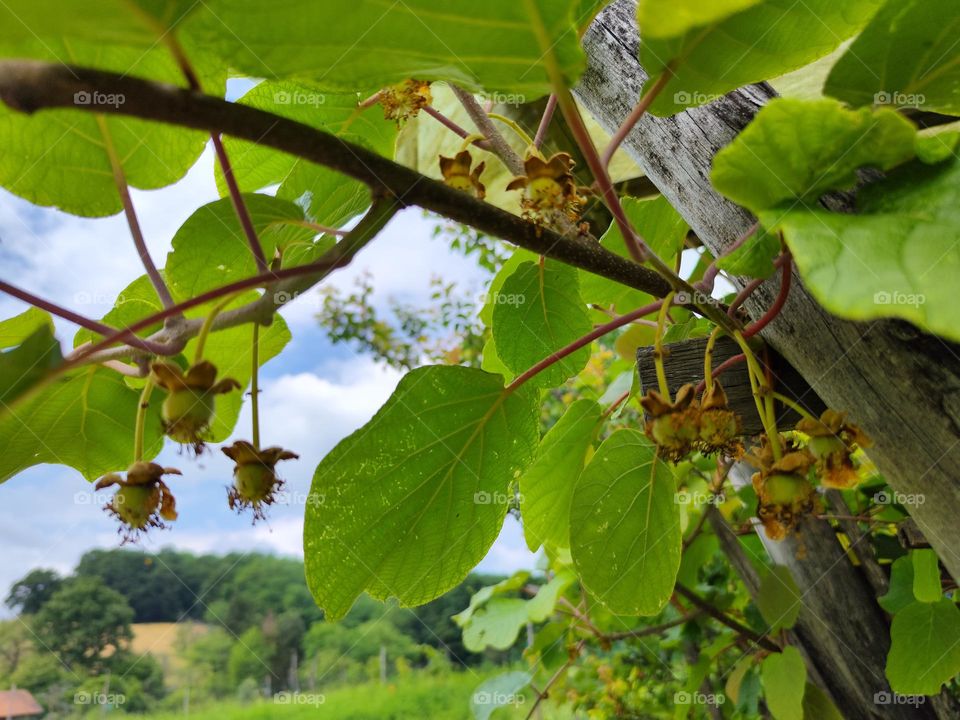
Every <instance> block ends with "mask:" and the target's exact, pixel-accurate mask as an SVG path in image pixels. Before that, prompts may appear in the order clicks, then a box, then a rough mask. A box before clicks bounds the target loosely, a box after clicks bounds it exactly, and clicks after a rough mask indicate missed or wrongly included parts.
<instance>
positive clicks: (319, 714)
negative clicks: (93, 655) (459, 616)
mask: <svg viewBox="0 0 960 720" xmlns="http://www.w3.org/2000/svg"><path fill="white" fill-rule="evenodd" d="M480 682H481V679H480V678H478V677H477V676H475V675H473V674H472V673H452V674H447V675H444V676H443V677H418V676H416V675H411V676H408V677H405V678H403V679H400V680H398V681H397V682H395V683H389V684H387V685H380V684H379V683H365V684H362V685H354V686H351V687H343V688H337V689H333V690H330V691H328V692H326V693H324V694H323V695H311V694H309V693H304V694H301V695H299V696H293V697H290V696H281V698H280V699H278V700H275V701H261V702H256V703H250V704H246V705H241V704H239V703H218V704H216V705H211V706H207V707H205V708H195V709H194V708H191V711H190V714H189V717H191V718H196V719H197V720H271V719H272V718H277V717H280V718H283V719H284V720H307V719H308V718H309V720H414V719H416V720H421V719H422V718H430V719H431V720H472V718H473V715H472V713H471V711H470V696H471V695H472V693H473V691H474V689H475V688H476V687H477V685H479V684H480ZM285 700H289V702H285ZM528 704H529V700H528V701H527V703H525V704H524V705H522V706H520V707H517V708H511V709H503V710H499V711H497V713H496V714H495V715H494V720H517V719H519V718H523V717H525V716H526V713H527V711H529V706H528ZM183 717H184V714H183V712H182V711H178V712H171V713H164V714H156V715H147V716H144V720H180V719H181V718H183Z"/></svg>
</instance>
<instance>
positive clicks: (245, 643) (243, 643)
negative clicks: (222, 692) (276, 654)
mask: <svg viewBox="0 0 960 720" xmlns="http://www.w3.org/2000/svg"><path fill="white" fill-rule="evenodd" d="M270 654H271V649H270V645H269V643H268V642H267V639H266V638H265V637H264V636H263V630H261V629H260V628H259V627H252V628H250V629H248V630H247V631H246V632H244V633H243V634H242V635H241V636H240V637H239V638H238V639H237V642H236V643H234V645H233V647H232V648H231V649H230V657H229V660H228V662H227V667H228V674H229V676H230V682H231V684H232V685H233V687H234V688H238V687H240V684H241V683H242V682H243V681H244V680H247V679H252V680H255V681H256V682H257V684H258V685H261V684H262V683H263V682H264V681H265V680H266V679H267V678H270V679H271V683H272V682H273V678H272V672H271V669H270V665H269V659H270Z"/></svg>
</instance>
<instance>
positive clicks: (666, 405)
mask: <svg viewBox="0 0 960 720" xmlns="http://www.w3.org/2000/svg"><path fill="white" fill-rule="evenodd" d="M640 404H641V405H642V406H643V409H644V410H645V411H646V413H647V415H649V418H648V419H647V422H646V426H645V428H644V429H645V430H646V433H647V437H649V438H650V439H651V440H653V442H655V443H656V444H657V447H658V448H659V449H660V456H661V457H663V458H664V459H666V460H670V461H671V462H680V461H681V460H682V459H683V458H685V457H686V456H687V455H689V454H690V452H691V451H692V450H693V449H694V447H695V444H696V443H697V441H698V439H699V436H700V429H699V421H698V413H699V410H698V408H697V401H696V389H695V388H694V386H693V385H689V384H688V385H684V386H683V387H681V388H680V389H679V390H677V397H676V400H675V401H673V402H671V401H670V398H669V397H664V396H663V395H661V394H660V393H659V392H657V391H656V390H648V391H647V394H646V395H644V396H643V398H641V399H640Z"/></svg>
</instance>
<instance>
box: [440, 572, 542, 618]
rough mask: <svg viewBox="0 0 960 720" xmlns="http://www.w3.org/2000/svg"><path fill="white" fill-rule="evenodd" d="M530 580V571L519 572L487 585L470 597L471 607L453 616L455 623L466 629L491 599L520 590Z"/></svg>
mask: <svg viewBox="0 0 960 720" xmlns="http://www.w3.org/2000/svg"><path fill="white" fill-rule="evenodd" d="M529 579H530V573H529V571H527V570H518V571H517V572H515V573H514V574H513V575H511V576H510V577H508V578H506V579H505V580H501V581H500V582H498V583H495V584H493V585H485V586H484V587H482V588H480V589H479V590H477V592H475V593H474V594H473V595H472V596H471V597H470V605H468V606H467V608H466V609H465V610H462V611H461V612H459V613H457V614H456V615H454V616H453V621H454V622H455V623H457V625H459V626H460V627H465V626H466V625H467V623H469V622H470V620H471V618H473V614H474V613H475V612H476V611H477V610H478V609H480V608H482V607H483V606H484V605H486V604H487V603H488V602H489V601H490V598H493V597H496V596H497V595H503V594H505V593H512V592H515V591H517V590H520V589H521V588H522V587H523V586H524V585H526V584H527V581H528V580H529Z"/></svg>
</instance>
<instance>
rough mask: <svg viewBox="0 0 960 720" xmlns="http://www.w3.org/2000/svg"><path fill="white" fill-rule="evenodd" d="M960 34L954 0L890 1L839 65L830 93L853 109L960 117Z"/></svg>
mask: <svg viewBox="0 0 960 720" xmlns="http://www.w3.org/2000/svg"><path fill="white" fill-rule="evenodd" d="M958 34H960V16H958V15H957V6H956V3H955V2H954V1H953V0H887V3H886V4H885V5H884V6H883V8H882V9H881V10H880V12H878V13H877V14H876V16H875V17H874V18H873V20H872V21H871V22H870V24H869V25H867V27H866V29H865V30H864V31H863V32H862V33H861V34H860V36H859V37H858V38H857V39H856V40H855V41H854V42H853V44H852V45H851V46H850V48H849V49H848V50H847V52H846V54H845V55H844V56H843V57H842V58H840V60H839V61H838V62H837V64H836V65H835V66H834V68H833V71H832V72H831V73H830V77H829V79H828V80H827V85H826V92H827V94H828V95H833V96H834V97H838V98H840V99H841V100H844V101H845V102H848V103H850V104H851V105H873V104H883V105H895V106H897V107H911V108H919V109H922V110H930V111H933V112H942V113H945V114H948V115H956V114H960V45H957V42H956V39H957V35H958Z"/></svg>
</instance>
